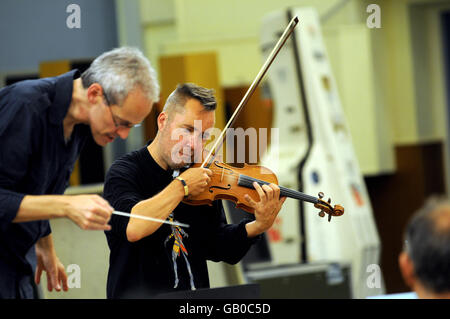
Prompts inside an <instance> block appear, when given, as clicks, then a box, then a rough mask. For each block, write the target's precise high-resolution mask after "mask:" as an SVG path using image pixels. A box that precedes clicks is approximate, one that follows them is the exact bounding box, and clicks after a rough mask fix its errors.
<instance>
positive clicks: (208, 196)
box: [183, 17, 344, 221]
mask: <svg viewBox="0 0 450 319" xmlns="http://www.w3.org/2000/svg"><path fill="white" fill-rule="evenodd" d="M297 23H298V17H294V18H293V19H292V20H291V22H290V23H289V24H288V26H287V27H286V29H285V30H284V32H283V34H282V35H281V37H280V39H279V40H278V42H277V44H276V45H275V47H274V49H273V50H272V52H271V54H270V55H269V57H268V58H267V60H266V62H265V63H264V65H263V66H262V68H261V70H260V71H259V73H258V75H257V76H256V78H255V80H254V81H253V83H252V84H251V86H250V87H249V89H248V90H247V92H246V94H245V95H244V97H243V99H242V100H241V102H240V103H239V105H238V107H237V108H236V110H235V111H234V113H233V114H232V116H231V117H230V120H229V121H228V123H227V124H226V126H225V128H224V129H223V130H222V133H221V135H220V136H219V137H218V139H217V142H216V143H215V145H214V146H213V147H212V148H211V150H210V151H209V154H208V155H207V156H206V158H205V159H204V161H203V163H202V164H200V163H196V164H194V165H192V166H191V167H205V168H208V169H210V170H211V171H212V172H213V174H212V177H211V182H210V184H209V185H208V187H207V188H206V189H205V191H204V192H202V193H200V194H198V195H196V196H189V197H188V198H187V199H184V200H183V202H184V203H186V204H189V205H212V202H213V201H215V200H219V199H224V200H230V201H233V202H234V203H235V204H236V206H237V207H238V208H241V209H243V210H245V211H247V212H249V213H254V209H253V208H252V207H250V206H248V205H246V204H245V202H246V201H245V199H244V196H245V195H246V194H248V195H249V196H250V197H251V198H252V199H253V200H254V201H259V195H258V193H257V191H256V190H255V188H254V186H253V183H254V182H256V183H258V184H259V185H260V186H262V185H268V184H270V183H273V184H276V185H278V179H277V176H276V175H275V174H274V173H273V172H272V171H271V170H270V169H268V168H267V167H263V166H259V165H248V164H244V167H242V168H241V167H239V168H238V167H234V166H230V165H228V164H225V163H223V162H221V161H218V160H215V157H216V155H215V154H217V150H218V149H219V148H220V147H221V146H222V144H223V141H224V134H225V132H226V130H227V129H228V128H229V127H231V125H232V123H233V122H234V120H235V119H236V117H237V115H238V113H239V112H240V111H241V110H242V108H243V106H244V105H245V104H246V103H247V101H248V100H249V99H250V97H251V95H252V94H253V92H254V91H255V89H256V87H257V86H258V84H259V83H260V82H261V80H262V78H263V76H264V75H265V74H266V72H267V70H268V69H269V67H270V65H271V64H272V62H273V61H274V60H275V57H276V56H277V54H278V52H279V51H280V50H281V48H282V46H283V45H284V43H285V42H286V40H287V39H288V37H289V36H290V34H291V33H292V32H293V30H294V28H295V26H296V25H297ZM278 187H279V188H280V196H281V197H289V198H294V199H298V200H301V201H305V202H309V203H312V204H314V207H316V208H318V209H320V212H319V216H320V217H324V216H325V214H328V221H331V217H332V216H341V215H343V214H344V207H342V206H341V205H335V206H334V207H332V206H331V199H328V201H324V200H322V198H323V197H324V194H323V193H322V192H320V193H319V194H318V197H314V196H310V195H307V194H304V193H302V192H299V191H296V190H292V189H289V188H285V187H282V186H278Z"/></svg>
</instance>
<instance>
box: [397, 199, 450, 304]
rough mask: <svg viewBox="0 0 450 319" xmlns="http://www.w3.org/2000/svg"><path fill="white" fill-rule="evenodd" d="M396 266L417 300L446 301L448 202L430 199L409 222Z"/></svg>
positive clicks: (449, 286) (449, 285)
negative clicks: (402, 248)
mask: <svg viewBox="0 0 450 319" xmlns="http://www.w3.org/2000/svg"><path fill="white" fill-rule="evenodd" d="M399 266H400V271H401V273H402V276H403V279H404V281H405V283H406V284H407V285H408V286H409V287H410V288H411V289H412V290H414V291H415V292H416V294H417V296H418V297H419V298H426V299H444V298H445V299H449V298H450V201H449V200H448V199H447V198H438V197H432V198H430V199H429V200H428V201H427V202H426V204H425V205H424V206H423V207H422V208H421V209H420V210H419V211H417V212H416V213H415V214H414V216H413V217H412V218H411V220H410V221H409V223H408V225H407V227H406V231H405V245H404V250H403V251H402V252H401V253H400V256H399Z"/></svg>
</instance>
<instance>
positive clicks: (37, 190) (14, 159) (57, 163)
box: [0, 70, 90, 298]
mask: <svg viewBox="0 0 450 319" xmlns="http://www.w3.org/2000/svg"><path fill="white" fill-rule="evenodd" d="M77 77H79V72H78V71H77V70H73V71H71V72H68V73H66V74H63V75H61V76H58V77H53V78H45V79H39V80H29V81H23V82H18V83H16V84H13V85H11V86H8V87H5V88H3V89H1V90H0V203H1V205H0V297H2V298H15V297H17V293H18V292H17V289H18V287H17V286H18V285H19V284H18V283H19V282H21V281H23V276H27V275H32V274H33V268H34V267H33V266H34V265H35V260H33V258H28V260H27V258H26V256H27V254H28V253H31V255H32V256H33V253H34V244H35V243H36V242H37V241H38V240H39V238H41V237H45V236H47V235H49V234H50V232H51V230H50V224H49V222H48V221H47V220H43V221H34V222H27V223H12V220H13V219H14V218H15V217H16V214H17V211H18V209H19V206H20V203H21V202H22V199H23V197H24V196H25V195H27V194H30V195H42V194H62V193H63V192H64V190H65V189H66V187H67V184H68V180H69V177H70V174H71V172H72V169H73V166H74V163H75V161H76V159H77V157H78V154H79V153H80V150H81V148H82V146H83V144H84V142H85V140H86V138H87V137H88V136H89V135H88V134H90V130H89V126H87V125H76V126H75V128H74V130H73V133H72V136H71V139H70V141H69V142H68V143H66V142H65V140H64V130H63V119H64V117H65V115H66V113H67V110H68V108H69V105H70V102H71V99H72V89H73V80H74V79H76V78H77Z"/></svg>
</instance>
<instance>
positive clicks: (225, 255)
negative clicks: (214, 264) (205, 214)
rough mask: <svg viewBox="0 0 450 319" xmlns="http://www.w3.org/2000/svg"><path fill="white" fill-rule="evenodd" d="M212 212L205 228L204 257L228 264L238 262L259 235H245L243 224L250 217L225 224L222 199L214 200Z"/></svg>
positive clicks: (248, 220)
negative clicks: (238, 221)
mask: <svg viewBox="0 0 450 319" xmlns="http://www.w3.org/2000/svg"><path fill="white" fill-rule="evenodd" d="M213 208H214V209H213V210H214V213H212V214H210V216H211V217H212V218H211V219H210V220H209V225H210V227H208V228H207V230H206V229H205V230H204V231H206V232H207V233H208V237H207V239H206V240H205V245H206V251H205V254H206V258H207V259H209V260H211V261H224V262H226V263H229V264H236V263H238V262H239V261H240V260H241V259H242V258H243V257H244V256H245V254H246V253H247V252H248V250H249V249H250V247H251V246H252V245H253V244H254V243H256V242H257V241H258V240H259V239H260V238H261V236H260V235H259V236H256V237H253V238H248V237H247V230H246V229H245V225H246V224H247V223H248V222H250V221H251V219H250V218H248V219H243V220H241V222H240V223H239V224H227V221H226V217H225V212H224V210H223V205H222V201H220V200H219V201H215V202H214V205H213Z"/></svg>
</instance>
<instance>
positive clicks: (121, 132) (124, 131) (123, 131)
mask: <svg viewBox="0 0 450 319" xmlns="http://www.w3.org/2000/svg"><path fill="white" fill-rule="evenodd" d="M130 130H131V128H127V127H118V128H117V129H116V131H115V132H114V133H115V134H116V135H118V136H119V137H120V138H121V139H123V140H124V139H126V138H127V137H128V134H130Z"/></svg>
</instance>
